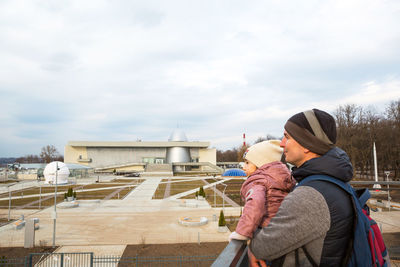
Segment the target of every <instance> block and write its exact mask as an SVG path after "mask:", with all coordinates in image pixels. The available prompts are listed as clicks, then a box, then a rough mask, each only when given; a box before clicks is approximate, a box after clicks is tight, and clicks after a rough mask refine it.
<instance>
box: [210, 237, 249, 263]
mask: <svg viewBox="0 0 400 267" xmlns="http://www.w3.org/2000/svg"><path fill="white" fill-rule="evenodd" d="M225 266H229V267H242V266H243V267H244V266H249V263H248V257H247V243H246V241H239V240H235V239H232V241H231V242H229V244H228V245H227V246H226V247H225V249H224V250H223V251H222V252H221V254H219V256H218V258H217V259H216V260H215V261H214V263H213V264H212V265H211V267H225Z"/></svg>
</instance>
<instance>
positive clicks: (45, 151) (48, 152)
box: [40, 145, 61, 163]
mask: <svg viewBox="0 0 400 267" xmlns="http://www.w3.org/2000/svg"><path fill="white" fill-rule="evenodd" d="M60 157H61V155H60V153H58V151H57V148H56V147H55V146H53V145H47V146H45V147H42V152H41V153H40V158H41V159H42V160H43V162H45V163H50V162H51V161H54V160H58V159H60Z"/></svg>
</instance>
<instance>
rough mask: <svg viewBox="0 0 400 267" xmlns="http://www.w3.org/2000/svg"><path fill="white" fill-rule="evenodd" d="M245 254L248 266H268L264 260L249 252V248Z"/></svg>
mask: <svg viewBox="0 0 400 267" xmlns="http://www.w3.org/2000/svg"><path fill="white" fill-rule="evenodd" d="M247 256H248V257H249V266H250V267H260V266H261V267H268V266H267V264H266V263H265V261H263V260H257V258H256V256H254V254H253V253H251V251H250V249H248V250H247Z"/></svg>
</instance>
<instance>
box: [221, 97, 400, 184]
mask: <svg viewBox="0 0 400 267" xmlns="http://www.w3.org/2000/svg"><path fill="white" fill-rule="evenodd" d="M332 115H333V116H334V117H335V119H336V126H337V140H336V145H337V146H339V147H340V148H342V149H343V150H345V151H346V152H347V154H348V155H349V157H350V160H351V163H352V164H353V167H354V169H355V176H356V177H357V178H361V179H372V177H373V176H374V159H373V144H374V142H375V145H376V154H377V162H378V172H379V176H381V177H386V176H385V175H384V171H390V172H391V175H390V178H391V179H393V180H400V173H399V171H400V99H399V100H396V101H391V102H390V103H389V104H388V105H387V106H386V108H385V111H384V112H383V113H379V112H377V111H376V110H375V109H374V108H373V107H364V106H358V105H355V104H347V105H341V106H339V107H338V108H336V110H335V111H334V112H333V114H332ZM281 138H282V137H274V136H271V135H267V136H266V137H259V138H258V139H257V140H256V141H255V142H254V143H258V142H261V141H264V140H270V139H281ZM247 147H248V145H246V146H244V145H241V146H238V147H234V148H231V149H228V150H225V151H223V150H217V161H218V162H241V161H243V153H244V152H245V151H246V149H247Z"/></svg>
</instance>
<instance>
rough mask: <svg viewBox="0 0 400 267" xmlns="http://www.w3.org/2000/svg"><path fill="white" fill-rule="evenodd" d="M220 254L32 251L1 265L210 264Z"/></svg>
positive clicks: (2, 260)
mask: <svg viewBox="0 0 400 267" xmlns="http://www.w3.org/2000/svg"><path fill="white" fill-rule="evenodd" d="M217 257H218V255H209V256H182V255H178V256H157V257H145V256H136V257H121V256H94V254H93V252H87V253H84V252H82V253H31V254H29V255H28V256H26V257H22V258H7V257H5V256H2V257H0V267H11V266H13V267H18V266H21V267H22V266H23V267H76V266H79V267H117V266H118V267H124V266H146V267H147V266H149V267H152V266H198V267H202V266H204V267H206V266H210V265H211V263H212V262H213V261H215V259H216V258H217Z"/></svg>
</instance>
